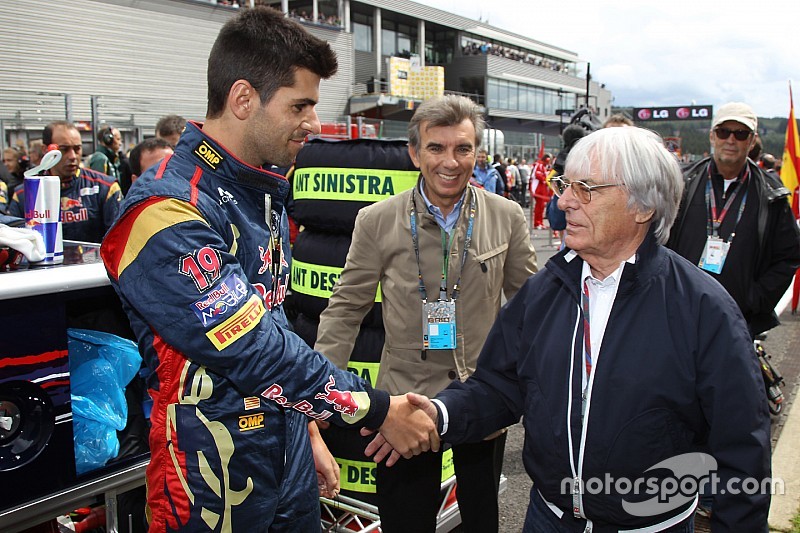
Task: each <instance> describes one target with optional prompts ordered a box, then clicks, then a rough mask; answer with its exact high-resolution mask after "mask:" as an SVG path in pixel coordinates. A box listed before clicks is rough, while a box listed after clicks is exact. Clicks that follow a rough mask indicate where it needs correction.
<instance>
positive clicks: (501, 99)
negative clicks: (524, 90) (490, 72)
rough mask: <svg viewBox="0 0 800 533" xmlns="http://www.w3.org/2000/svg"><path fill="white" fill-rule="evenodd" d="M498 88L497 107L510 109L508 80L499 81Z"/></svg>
mask: <svg viewBox="0 0 800 533" xmlns="http://www.w3.org/2000/svg"><path fill="white" fill-rule="evenodd" d="M498 86H499V87H498V94H497V107H499V108H500V109H508V82H507V81H506V80H498Z"/></svg>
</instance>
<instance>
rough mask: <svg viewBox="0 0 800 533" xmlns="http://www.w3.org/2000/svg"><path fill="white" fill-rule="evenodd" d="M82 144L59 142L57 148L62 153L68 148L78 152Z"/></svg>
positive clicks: (67, 150)
mask: <svg viewBox="0 0 800 533" xmlns="http://www.w3.org/2000/svg"><path fill="white" fill-rule="evenodd" d="M82 148H83V145H81V144H59V145H58V149H59V150H60V151H61V153H62V154H66V153H67V152H69V151H70V150H73V151H74V152H75V153H76V154H78V153H80V151H81V149H82Z"/></svg>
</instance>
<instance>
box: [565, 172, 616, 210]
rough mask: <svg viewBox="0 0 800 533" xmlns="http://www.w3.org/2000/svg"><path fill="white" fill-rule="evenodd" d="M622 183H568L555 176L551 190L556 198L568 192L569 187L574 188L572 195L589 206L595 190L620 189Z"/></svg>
mask: <svg viewBox="0 0 800 533" xmlns="http://www.w3.org/2000/svg"><path fill="white" fill-rule="evenodd" d="M620 185H621V184H620V183H602V184H600V185H587V184H586V183H584V182H582V181H568V180H565V179H564V176H555V177H553V178H550V189H552V190H553V193H555V195H556V196H558V197H559V198H561V196H562V195H563V194H564V193H565V192H567V187H572V194H574V195H575V198H577V199H578V201H579V202H580V203H582V204H588V203H589V202H591V201H592V191H594V190H595V189H603V188H605V187H619V186H620Z"/></svg>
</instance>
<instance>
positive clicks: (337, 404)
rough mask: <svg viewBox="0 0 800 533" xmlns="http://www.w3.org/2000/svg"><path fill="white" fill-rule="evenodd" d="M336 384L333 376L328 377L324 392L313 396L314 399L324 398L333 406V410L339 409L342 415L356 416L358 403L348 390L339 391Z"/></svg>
mask: <svg viewBox="0 0 800 533" xmlns="http://www.w3.org/2000/svg"><path fill="white" fill-rule="evenodd" d="M335 386H336V380H335V379H333V376H331V377H330V379H329V380H328V383H327V384H326V385H325V394H322V393H321V392H320V393H318V394H317V395H316V396H314V399H315V400H325V401H326V402H328V403H329V404H331V405H332V406H333V409H334V410H335V411H339V412H340V413H342V414H343V415H347V416H356V413H358V403H357V402H356V400H355V398H354V397H353V393H352V392H350V391H341V390H339V389H337V388H335Z"/></svg>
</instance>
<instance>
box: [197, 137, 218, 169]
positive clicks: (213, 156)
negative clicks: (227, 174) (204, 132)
mask: <svg viewBox="0 0 800 533" xmlns="http://www.w3.org/2000/svg"><path fill="white" fill-rule="evenodd" d="M194 153H195V154H196V155H197V156H198V157H200V159H201V160H202V161H203V163H205V164H206V165H208V166H209V167H211V168H212V169H213V170H217V167H218V166H219V164H220V163H222V161H223V157H222V156H221V155H220V153H219V152H217V151H216V150H214V149H213V148H212V147H211V145H210V144H208V142H206V141H200V144H198V145H197V148H195V149H194Z"/></svg>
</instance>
